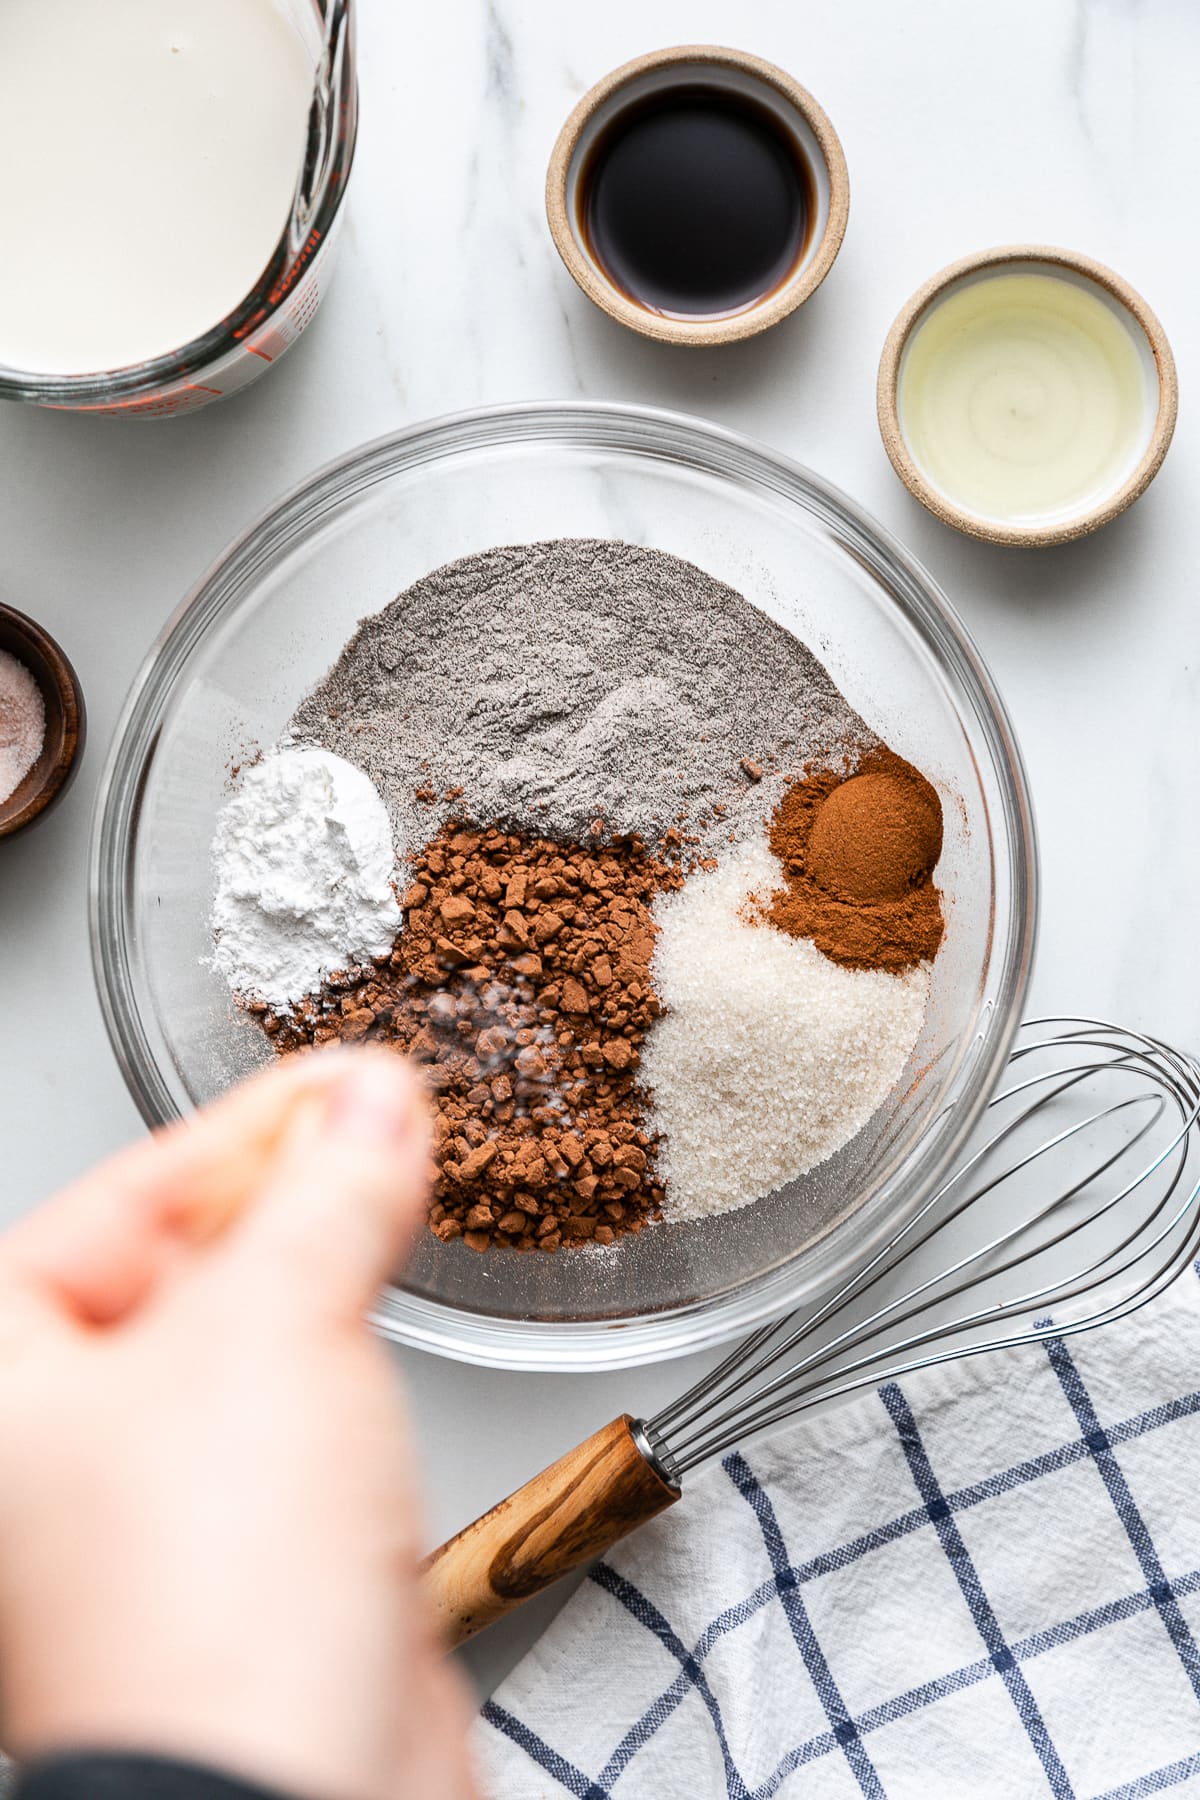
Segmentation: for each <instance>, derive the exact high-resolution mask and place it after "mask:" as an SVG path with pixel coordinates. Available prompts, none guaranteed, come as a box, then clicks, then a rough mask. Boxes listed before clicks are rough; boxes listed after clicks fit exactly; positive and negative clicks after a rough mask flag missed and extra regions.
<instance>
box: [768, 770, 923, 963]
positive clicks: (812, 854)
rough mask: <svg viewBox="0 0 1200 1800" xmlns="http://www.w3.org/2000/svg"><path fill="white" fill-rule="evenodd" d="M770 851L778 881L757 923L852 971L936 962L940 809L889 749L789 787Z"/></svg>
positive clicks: (772, 832) (777, 815)
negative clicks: (846, 769)
mask: <svg viewBox="0 0 1200 1800" xmlns="http://www.w3.org/2000/svg"><path fill="white" fill-rule="evenodd" d="M770 844H771V849H772V850H773V851H774V853H775V855H776V856H777V857H778V858H779V861H780V862H781V863H782V865H783V869H784V875H785V878H786V884H785V886H784V887H782V888H780V889H778V890H777V891H776V892H775V893H773V894H772V895H771V896H770V898H769V899H768V900H767V901H766V902H765V904H764V906H763V917H764V918H765V920H766V922H767V923H769V924H771V925H774V926H775V927H776V928H777V929H778V930H779V931H786V932H787V933H788V935H789V936H791V937H797V938H811V939H812V941H813V942H814V943H815V944H816V946H817V949H818V950H820V951H821V952H822V954H823V955H825V956H828V957H829V958H830V959H831V961H833V962H837V963H841V964H842V965H843V966H844V967H846V968H851V969H886V970H888V971H890V972H892V973H898V972H899V971H901V970H903V969H908V968H912V967H913V966H914V965H915V964H917V963H920V962H926V961H931V960H932V959H933V957H934V956H936V955H937V951H938V946H939V945H940V943H941V941H942V933H943V929H944V923H943V918H942V905H941V896H940V894H939V892H938V889H937V887H936V886H935V885H934V882H933V871H934V869H935V867H936V865H937V860H938V857H939V856H940V855H941V849H942V808H941V802H940V801H939V799H938V796H937V792H936V790H935V789H934V788H933V787H932V786H931V785H930V783H929V782H928V781H927V780H926V779H925V777H924V776H923V775H922V774H921V772H920V770H919V769H915V768H914V767H913V766H912V764H911V763H909V762H905V760H904V758H903V757H901V756H897V755H896V754H895V753H894V751H891V750H888V749H887V748H885V747H883V746H880V748H878V749H876V750H872V751H869V752H868V753H867V754H866V755H865V756H864V757H863V758H862V760H861V762H860V763H859V766H858V769H857V770H856V772H855V773H854V774H853V775H851V776H849V777H846V776H844V775H837V774H833V773H831V772H829V771H824V770H823V771H820V772H818V773H814V774H810V775H808V776H807V777H805V778H804V779H803V780H800V781H796V782H793V783H792V785H791V786H790V787H789V788H788V790H787V792H786V794H785V795H784V797H783V799H782V800H781V801H780V803H779V805H778V806H777V808H776V809H775V813H774V815H773V817H772V820H771V826H770Z"/></svg>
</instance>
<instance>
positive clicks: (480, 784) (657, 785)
mask: <svg viewBox="0 0 1200 1800" xmlns="http://www.w3.org/2000/svg"><path fill="white" fill-rule="evenodd" d="M291 730H292V733H293V735H294V736H295V737H296V738H297V739H300V740H304V741H306V742H310V743H318V744H322V745H324V746H325V748H326V749H329V750H333V751H336V752H337V754H338V755H339V756H344V757H347V758H349V760H350V761H352V762H355V763H357V764H358V765H359V766H360V767H361V768H363V769H365V770H366V772H367V774H368V775H369V776H370V777H371V779H372V781H374V783H375V785H376V787H377V788H378V789H379V791H380V793H381V794H382V795H383V798H384V801H385V802H386V804H387V808H388V812H389V814H390V815H391V819H392V825H393V829H394V831H395V832H396V836H397V840H398V841H404V842H407V843H409V844H412V845H416V844H419V843H420V842H421V841H422V839H423V837H428V835H429V833H430V831H431V829H436V826H437V825H438V824H440V823H442V822H443V821H444V819H445V818H446V817H448V816H449V815H450V814H451V813H453V814H455V815H456V816H465V817H467V818H470V819H471V820H473V821H474V822H475V823H476V824H480V825H492V824H496V825H499V826H502V827H503V828H504V829H506V830H514V831H528V830H531V829H532V830H536V831H541V832H545V833H546V835H547V836H550V837H554V838H557V839H559V840H561V841H562V842H563V843H586V842H588V841H589V833H590V831H591V826H592V822H593V821H594V820H595V819H596V817H597V816H598V815H599V816H601V817H602V818H603V820H604V822H605V830H606V834H607V835H610V836H613V837H634V836H638V837H641V838H642V839H644V841H645V842H646V843H647V844H655V843H658V842H660V841H661V839H662V837H663V835H664V833H665V832H666V831H668V830H670V829H671V828H672V827H673V826H675V825H676V824H677V823H678V821H679V818H680V815H681V814H684V815H686V818H687V829H688V831H689V833H692V834H695V835H696V836H697V837H698V839H699V841H700V843H701V844H702V845H703V846H704V847H705V848H707V849H709V850H713V849H714V848H716V847H718V846H720V845H723V844H725V843H727V841H728V839H729V834H730V832H731V831H732V832H733V833H734V834H735V836H737V837H739V838H741V837H745V836H747V835H751V834H753V833H756V832H757V831H759V830H760V829H761V828H762V824H763V821H764V820H765V818H766V816H767V814H768V813H769V812H770V810H771V807H772V806H773V805H774V804H775V801H776V799H777V798H778V793H779V789H780V787H781V782H780V780H779V777H778V776H777V775H776V776H774V777H773V776H772V771H773V770H777V769H779V768H780V767H782V760H781V759H782V758H784V757H785V756H786V758H787V759H788V762H789V764H790V766H791V767H793V768H796V769H801V768H804V767H806V766H807V765H808V764H810V763H812V764H814V765H815V766H818V767H827V766H829V765H830V764H831V763H832V764H834V765H835V766H838V767H841V766H842V765H843V763H844V760H845V758H846V756H848V755H849V756H851V757H852V758H856V757H857V756H858V754H860V753H861V752H862V751H864V750H867V749H870V748H872V747H873V746H874V745H876V744H877V743H878V741H879V740H878V738H876V737H875V735H874V733H873V732H871V731H870V730H869V728H868V727H867V726H866V725H865V724H864V722H863V721H862V719H860V718H859V716H858V714H857V713H856V712H854V711H853V709H852V708H851V707H850V706H849V705H848V704H847V702H846V701H845V699H844V698H843V697H842V695H841V694H840V693H839V692H838V690H837V688H836V687H835V686H834V684H833V682H832V681H831V680H830V678H829V676H828V674H827V673H826V671H825V670H824V669H823V668H822V667H821V665H820V663H819V662H817V660H816V658H815V657H814V656H813V655H812V654H811V652H809V651H808V650H806V649H805V647H804V645H803V644H801V643H799V642H798V641H797V640H796V638H794V637H793V636H792V635H791V634H790V633H789V632H787V631H785V630H784V629H783V627H782V626H781V625H777V624H776V623H775V622H774V620H773V619H770V618H768V617H767V615H766V613H764V612H760V611H759V609H758V608H757V607H755V606H751V605H749V604H748V603H747V601H746V600H745V598H744V596H743V595H741V594H739V593H736V592H735V591H734V589H733V588H730V587H727V586H726V585H725V584H724V582H721V581H718V580H716V579H715V577H714V576H712V575H707V574H705V572H704V571H703V570H702V569H698V568H697V567H696V566H695V564H694V563H689V562H684V561H683V559H682V558H681V557H678V556H670V555H668V554H667V553H666V552H665V551H661V550H644V549H640V548H639V547H638V546H636V545H634V544H622V543H616V542H608V541H603V540H597V539H592V538H560V539H558V540H557V541H555V542H553V543H542V544H515V545H509V546H506V547H505V548H503V549H497V550H486V551H483V552H482V553H481V554H479V555H477V556H468V557H464V558H463V560H462V561H461V562H455V563H449V564H448V565H447V566H446V567H445V568H442V569H435V570H434V572H433V573H432V574H431V575H426V576H424V577H423V578H422V580H420V581H418V582H415V583H414V584H413V586H412V587H410V588H409V589H408V590H407V591H406V592H405V593H403V594H401V595H400V597H399V598H398V599H396V600H393V601H392V602H391V604H390V605H389V606H385V607H384V608H383V610H382V612H379V613H376V614H375V615H374V617H372V618H369V619H365V620H364V621H363V623H362V625H361V626H360V627H359V629H358V631H357V632H356V633H355V635H354V636H353V637H352V638H351V640H350V642H349V643H348V644H347V646H346V648H345V650H344V651H343V652H342V654H341V656H340V657H339V658H338V660H337V662H336V663H335V665H334V667H333V668H332V669H331V671H330V672H329V674H328V675H327V676H326V677H325V679H324V681H322V682H321V683H320V685H319V686H318V687H317V688H316V689H315V690H314V692H313V693H312V694H311V695H310V696H309V698H308V699H307V700H305V701H304V703H303V705H301V706H300V707H299V709H298V710H297V712H296V714H295V716H294V717H293V719H292V723H291ZM751 769H756V770H757V771H758V773H759V775H760V776H765V779H762V780H757V779H756V778H755V777H754V776H752V775H750V774H749V770H751ZM447 789H449V790H451V791H452V793H453V796H454V797H453V799H452V800H451V801H450V802H448V803H438V804H437V805H435V807H434V814H435V817H434V819H433V822H432V825H431V822H430V819H429V815H428V808H424V807H422V805H421V803H420V802H419V801H417V800H415V799H414V795H415V794H416V793H417V792H418V791H420V792H421V793H424V794H429V793H437V794H439V795H440V794H443V793H444V792H445V791H446V790H447ZM716 807H723V808H726V809H727V810H726V811H715V810H714V808H716Z"/></svg>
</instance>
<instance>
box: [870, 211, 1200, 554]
mask: <svg viewBox="0 0 1200 1800" xmlns="http://www.w3.org/2000/svg"><path fill="white" fill-rule="evenodd" d="M877 398H878V410H879V429H880V432H881V434H882V437H883V443H884V448H885V449H886V451H887V453H888V456H889V457H890V458H891V461H892V465H893V467H894V468H895V470H896V473H897V474H898V475H899V477H900V479H901V480H902V481H903V482H904V484H905V486H906V487H907V488H908V489H909V491H910V493H912V494H914V495H915V496H916V498H917V499H918V500H919V501H920V502H921V504H922V505H923V506H926V507H927V508H928V509H929V511H930V512H932V513H933V514H934V515H935V516H936V517H937V518H939V519H941V520H942V522H943V523H944V524H947V525H952V526H954V527H955V529H956V530H958V531H963V532H966V533H967V534H968V535H969V536H971V537H977V538H983V539H985V540H987V541H988V542H990V543H995V544H1015V545H1027V546H1041V545H1048V544H1061V543H1066V542H1068V541H1070V540H1071V539H1073V538H1079V537H1083V536H1085V535H1086V534H1087V533H1088V532H1090V531H1095V530H1096V529H1097V528H1098V527H1099V526H1101V525H1106V524H1107V523H1108V521H1109V520H1110V519H1114V518H1116V516H1117V514H1118V513H1121V512H1123V511H1124V510H1125V508H1126V507H1127V506H1130V505H1131V504H1132V503H1133V501H1134V500H1136V499H1137V498H1138V496H1139V494H1142V493H1144V492H1145V490H1146V488H1147V487H1148V486H1149V485H1150V483H1151V481H1152V480H1153V479H1154V477H1155V475H1156V474H1157V473H1158V470H1159V468H1160V466H1161V464H1162V460H1163V458H1164V456H1165V455H1166V453H1167V449H1168V446H1169V445H1170V442H1171V436H1172V433H1173V432H1174V429H1175V416H1176V412H1177V409H1178V400H1179V388H1178V381H1177V378H1176V373H1175V360H1174V357H1173V356H1172V354H1171V346H1170V344H1169V343H1168V341H1167V336H1166V333H1165V332H1164V330H1163V328H1162V326H1161V325H1160V324H1159V321H1158V319H1157V318H1156V317H1155V315H1154V313H1153V312H1152V311H1151V310H1150V308H1149V306H1147V304H1146V302H1145V301H1144V300H1143V299H1142V297H1141V295H1140V294H1138V293H1137V292H1136V291H1135V290H1134V289H1133V288H1131V287H1130V285H1129V283H1128V282H1127V281H1124V280H1122V278H1121V277H1120V276H1119V275H1116V274H1114V273H1113V271H1112V270H1111V269H1108V268H1106V267H1105V266H1104V265H1103V264H1102V263H1098V262H1093V261H1092V260H1091V258H1090V257H1085V256H1077V255H1075V254H1073V253H1072V252H1071V251H1068V250H1058V249H1052V248H1047V247H1045V246H1043V245H1030V244H1017V245H1008V246H1005V247H1003V248H1000V249H995V250H985V251H983V252H981V253H980V254H978V255H975V256H969V257H964V258H963V259H962V260H961V261H959V262H956V263H952V264H951V265H950V267H949V268H946V269H943V270H942V271H941V272H940V273H939V274H937V275H935V276H933V277H932V279H931V280H929V281H927V282H926V283H925V285H924V286H923V287H921V288H919V289H918V291H917V292H916V293H915V294H914V295H913V296H912V298H911V300H909V302H908V303H907V305H906V306H905V307H904V308H903V309H902V310H901V312H900V314H899V317H898V318H897V319H896V322H895V324H894V325H893V326H892V329H891V331H890V333H889V335H888V339H887V342H886V343H885V345H884V347H883V355H882V357H881V358H880V363H879V383H878V394H877Z"/></svg>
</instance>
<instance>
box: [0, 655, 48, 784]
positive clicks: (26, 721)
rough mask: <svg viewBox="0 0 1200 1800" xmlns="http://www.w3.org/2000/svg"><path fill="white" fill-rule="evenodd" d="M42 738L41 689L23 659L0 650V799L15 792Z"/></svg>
mask: <svg viewBox="0 0 1200 1800" xmlns="http://www.w3.org/2000/svg"><path fill="white" fill-rule="evenodd" d="M45 741H46V703H45V701H44V700H43V698H42V690H41V688H40V687H39V686H38V684H37V682H36V681H35V680H34V678H33V676H32V675H31V674H30V673H29V670H28V669H27V668H26V667H25V664H24V663H23V662H19V661H18V659H17V658H16V657H15V656H13V654H12V653H11V651H8V650H0V802H2V801H5V800H8V799H10V798H11V797H12V795H13V794H15V793H16V791H17V789H18V788H19V787H20V785H21V783H22V782H23V781H24V779H25V777H26V776H27V775H28V773H29V771H30V769H32V767H33V765H34V763H35V762H36V761H37V759H38V757H39V756H40V755H41V754H42V746H43V745H44V743H45Z"/></svg>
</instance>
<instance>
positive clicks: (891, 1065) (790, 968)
mask: <svg viewBox="0 0 1200 1800" xmlns="http://www.w3.org/2000/svg"><path fill="white" fill-rule="evenodd" d="M782 875H783V871H782V870H781V868H780V866H779V863H778V862H777V861H776V859H775V857H774V856H773V855H772V853H771V851H770V849H769V847H768V846H767V844H766V842H765V841H764V840H763V839H762V838H755V839H753V840H751V841H750V842H749V843H746V844H742V845H740V846H739V847H738V849H737V850H736V851H735V852H733V853H732V854H731V855H730V856H728V857H726V858H724V859H723V860H722V861H721V863H720V865H719V867H718V868H717V869H716V870H714V871H712V872H701V873H698V874H695V875H693V876H691V878H690V879H689V880H688V881H687V882H686V883H685V884H684V886H683V888H682V889H681V890H680V891H679V892H678V893H674V894H668V895H665V896H664V897H663V898H662V899H660V900H659V901H658V903H657V905H656V907H655V923H656V924H657V926H658V929H659V937H658V943H657V946H656V949H655V953H654V964H653V977H654V985H655V988H656V991H657V993H658V997H659V1000H660V1002H661V1004H662V1007H663V1017H662V1018H661V1019H660V1020H659V1023H658V1024H657V1025H656V1026H655V1028H654V1030H653V1032H652V1033H651V1035H650V1038H649V1041H648V1042H647V1045H646V1051H645V1055H644V1057H643V1062H642V1079H643V1081H644V1083H645V1084H646V1086H647V1087H648V1088H649V1089H650V1090H651V1091H652V1093H653V1096H654V1120H655V1124H656V1125H657V1127H658V1129H659V1131H660V1132H661V1133H662V1134H663V1137H664V1140H665V1142H664V1148H663V1152H662V1154H661V1157H660V1168H661V1171H662V1176H663V1178H664V1181H665V1192H666V1196H667V1205H666V1214H667V1217H668V1218H671V1219H698V1218H703V1217H707V1216H709V1215H711V1214H713V1213H719V1212H728V1211H731V1210H732V1209H734V1208H736V1207H739V1206H745V1205H746V1204H748V1202H750V1201H752V1200H757V1199H758V1198H759V1197H760V1196H761V1195H763V1194H769V1193H771V1192H772V1191H773V1190H774V1189H775V1188H778V1187H782V1186H784V1185H785V1183H787V1182H789V1181H791V1180H793V1179H794V1178H795V1177H796V1176H798V1175H801V1174H803V1173H804V1172H805V1171H806V1170H808V1169H811V1168H813V1167H814V1166H815V1165H816V1164H818V1163H820V1162H823V1161H824V1160H825V1159H826V1158H827V1157H829V1156H832V1155H833V1153H834V1151H835V1150H838V1149H840V1148H841V1146H842V1145H843V1144H845V1143H846V1142H848V1140H849V1139H850V1138H851V1137H853V1136H854V1133H855V1132H856V1131H858V1130H859V1129H860V1128H861V1127H862V1126H863V1125H865V1124H866V1122H867V1120H868V1119H869V1118H870V1117H871V1114H872V1113H873V1112H874V1111H875V1109H876V1108H877V1107H878V1106H879V1104H880V1102H881V1101H882V1100H883V1099H884V1098H885V1097H886V1095H887V1094H888V1092H889V1090H890V1089H891V1088H892V1086H893V1085H894V1084H895V1082H896V1081H897V1080H898V1079H899V1076H900V1073H901V1071H902V1070H903V1068H904V1065H905V1063H906V1062H907V1060H908V1056H909V1053H910V1051H911V1050H912V1047H913V1044H914V1043H915V1042H916V1039H917V1036H918V1034H919V1032H920V1029H921V1021H922V1019H923V1017H924V1013H925V1000H926V994H927V990H928V975H927V974H926V972H925V970H924V969H923V968H919V967H918V968H915V969H912V970H910V971H909V972H908V973H907V974H905V975H899V976H898V975H891V974H884V973H881V972H879V971H877V970H850V969H845V968H839V967H838V966H837V964H836V963H833V962H831V961H830V960H829V959H828V958H827V957H825V956H823V955H822V954H821V952H820V951H819V950H818V949H817V948H816V947H815V946H814V945H813V944H812V943H811V942H807V941H797V940H796V939H794V938H791V937H789V936H787V935H785V934H784V933H783V932H781V931H776V930H772V929H769V928H767V929H764V927H763V925H762V923H761V922H760V916H757V909H756V907H755V905H754V900H755V897H756V896H764V895H766V894H769V893H770V892H771V891H772V890H773V889H775V888H778V886H779V885H780V883H781V880H782Z"/></svg>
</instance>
